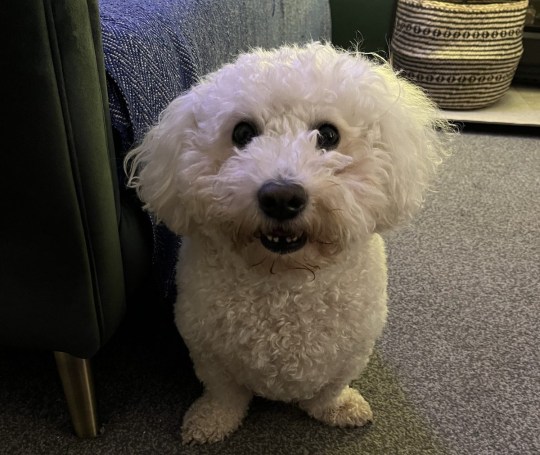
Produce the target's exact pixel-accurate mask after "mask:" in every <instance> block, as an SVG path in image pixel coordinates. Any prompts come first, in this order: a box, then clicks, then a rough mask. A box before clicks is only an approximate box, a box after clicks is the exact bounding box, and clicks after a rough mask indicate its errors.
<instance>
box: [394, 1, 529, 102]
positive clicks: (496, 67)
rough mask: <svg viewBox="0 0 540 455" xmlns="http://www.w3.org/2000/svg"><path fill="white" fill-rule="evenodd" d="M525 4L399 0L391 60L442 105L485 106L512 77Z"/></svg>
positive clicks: (501, 90)
mask: <svg viewBox="0 0 540 455" xmlns="http://www.w3.org/2000/svg"><path fill="white" fill-rule="evenodd" d="M527 4H528V1H527V0H521V1H513V2H509V1H506V2H501V1H495V2H494V1H491V2H487V1H481V0H476V1H461V2H459V3H458V0H448V1H430V0H398V3H397V10H396V22H395V28H394V33H393V37H392V42H391V44H390V51H391V62H392V64H393V66H394V68H396V69H398V70H402V72H403V75H404V76H405V77H407V78H408V79H410V80H412V81H413V82H415V83H416V84H417V85H419V86H421V87H423V88H424V89H425V90H426V92H427V93H428V94H429V95H430V96H431V98H432V99H433V100H434V101H435V102H436V103H437V104H438V105H439V107H441V108H443V109H477V108H481V107H485V106H487V105H489V104H492V103H494V102H495V101H497V100H498V99H499V98H501V97H502V96H503V95H504V94H505V92H506V91H507V90H508V88H509V86H510V83H511V82H512V78H513V77H514V73H515V71H516V68H517V65H518V63H519V60H520V58H521V54H522V53H523V43H522V39H523V26H524V23H525V12H526V10H527Z"/></svg>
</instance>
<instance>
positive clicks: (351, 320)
mask: <svg viewBox="0 0 540 455" xmlns="http://www.w3.org/2000/svg"><path fill="white" fill-rule="evenodd" d="M222 286H223V284H222ZM223 296H224V297H217V298H215V301H214V303H209V307H208V311H207V312H206V313H205V316H204V318H201V319H199V323H198V324H201V325H200V327H199V328H198V329H197V328H196V327H191V329H192V330H191V331H190V332H191V334H192V335H190V336H193V337H195V338H199V340H198V341H196V342H197V343H200V346H204V349H206V350H207V352H208V353H212V355H213V357H215V358H216V359H217V361H219V362H220V363H221V364H223V365H224V366H225V367H226V368H227V370H228V371H229V373H230V374H232V375H233V376H236V379H237V381H238V382H240V383H243V384H244V385H246V386H248V387H249V388H250V389H252V390H254V391H255V392H256V393H258V394H260V395H263V396H266V397H268V398H273V399H281V400H287V399H297V398H302V397H303V398H306V397H309V396H310V395H311V394H312V393H313V392H314V391H316V390H320V389H321V388H322V387H323V386H324V385H325V384H326V383H328V382H330V381H331V380H332V378H333V377H335V376H336V375H339V372H340V370H342V369H343V367H344V365H346V364H347V363H349V362H350V361H351V360H352V359H353V358H354V357H355V355H357V354H358V353H359V352H361V351H363V349H361V346H360V344H361V343H362V340H363V336H365V332H366V330H367V326H366V324H368V323H369V321H367V319H369V318H366V316H365V314H364V313H365V310H366V308H365V306H366V304H367V302H363V300H362V299H361V297H360V296H359V295H358V293H357V292H355V290H354V289H349V288H347V287H345V289H343V288H339V287H338V286H333V287H332V286H328V285H327V286H325V287H321V286H317V285H309V284H308V285H303V286H299V287H297V288H294V287H293V288H287V287H285V286H282V287H280V286H267V287H265V286H264V285H259V286H258V287H257V288H255V289H254V288H253V287H252V286H243V285H241V284H239V283H236V285H235V286H230V287H229V288H228V289H227V290H226V292H224V293H223ZM370 342H371V340H370Z"/></svg>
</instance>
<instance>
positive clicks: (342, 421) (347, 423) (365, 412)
mask: <svg viewBox="0 0 540 455" xmlns="http://www.w3.org/2000/svg"><path fill="white" fill-rule="evenodd" d="M302 408H303V409H305V411H306V412H307V413H308V414H309V415H310V416H311V417H313V418H315V419H317V420H320V421H321V422H324V423H326V424H328V425H332V426H335V427H361V426H364V425H366V424H367V423H369V422H371V421H373V412H372V411H371V406H370V405H369V403H368V402H367V401H366V400H365V399H364V397H363V396H362V395H360V393H359V392H358V390H356V389H353V388H351V387H346V388H344V389H343V390H342V392H341V394H340V395H339V396H338V398H337V399H336V400H334V401H333V402H332V403H331V404H328V405H323V406H321V404H320V403H318V402H317V400H316V399H315V400H310V402H308V403H303V404H302Z"/></svg>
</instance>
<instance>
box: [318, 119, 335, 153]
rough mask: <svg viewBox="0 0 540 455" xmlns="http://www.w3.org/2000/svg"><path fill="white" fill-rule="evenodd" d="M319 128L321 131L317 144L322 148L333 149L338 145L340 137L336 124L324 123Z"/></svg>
mask: <svg viewBox="0 0 540 455" xmlns="http://www.w3.org/2000/svg"><path fill="white" fill-rule="evenodd" d="M317 130H318V131H319V135H318V137H317V146H318V147H319V148H320V149H325V150H333V149H335V148H336V147H337V146H338V144H339V139H340V138H339V131H338V129H337V128H336V127H335V126H334V125H332V124H330V123H323V124H322V125H320V126H319V127H318V128H317Z"/></svg>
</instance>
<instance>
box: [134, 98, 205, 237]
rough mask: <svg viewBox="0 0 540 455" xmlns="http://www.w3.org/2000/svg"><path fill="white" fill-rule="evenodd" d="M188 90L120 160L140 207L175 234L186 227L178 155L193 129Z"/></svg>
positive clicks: (185, 184)
mask: <svg viewBox="0 0 540 455" xmlns="http://www.w3.org/2000/svg"><path fill="white" fill-rule="evenodd" d="M192 107H193V100H192V93H191V92H188V93H187V94H185V95H182V96H180V97H178V98H176V99H175V100H174V101H172V103H171V104H169V106H168V107H167V108H166V109H165V110H164V111H163V112H162V113H161V115H160V118H159V122H158V123H157V125H155V126H154V127H153V128H151V129H150V131H149V132H148V133H147V134H146V136H145V137H144V139H143V141H142V143H141V144H140V145H138V146H137V147H136V148H134V149H133V150H131V151H130V152H129V153H128V154H127V156H126V159H125V160H124V169H125V171H126V173H127V175H128V187H131V188H135V189H136V191H137V194H138V196H139V198H140V199H141V200H142V201H143V202H144V208H145V209H146V210H148V211H150V212H151V213H153V214H154V215H155V216H156V218H157V221H158V222H161V221H163V222H164V223H165V224H166V225H167V226H168V227H169V229H171V230H172V231H174V232H176V233H177V234H184V233H186V232H187V231H188V229H189V224H190V217H189V214H188V212H189V210H187V207H186V203H185V195H184V192H185V187H186V186H188V185H189V182H186V181H185V180H186V179H185V178H183V176H182V168H183V163H182V155H183V154H185V153H186V151H187V150H189V149H190V138H189V134H190V132H193V131H194V130H195V125H196V122H195V119H194V114H193V109H192Z"/></svg>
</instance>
